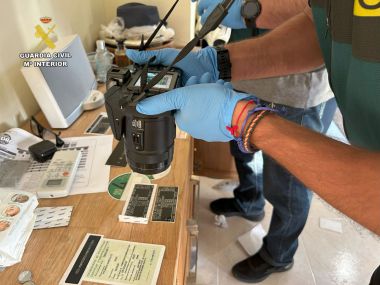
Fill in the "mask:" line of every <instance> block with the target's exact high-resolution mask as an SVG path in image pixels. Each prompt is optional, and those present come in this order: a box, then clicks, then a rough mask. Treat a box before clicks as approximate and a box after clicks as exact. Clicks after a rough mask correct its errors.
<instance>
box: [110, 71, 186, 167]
mask: <svg viewBox="0 0 380 285" xmlns="http://www.w3.org/2000/svg"><path fill="white" fill-rule="evenodd" d="M163 68H164V67H162V66H149V67H148V69H147V70H144V67H142V66H129V67H128V68H118V67H114V68H111V69H110V70H109V71H108V74H107V82H114V85H113V86H112V87H107V92H106V93H105V95H104V97H105V105H106V110H107V114H108V118H109V121H110V125H111V128H112V132H113V135H114V137H115V138H116V139H117V140H122V139H123V140H124V150H125V155H126V158H127V162H128V164H129V166H130V167H131V169H132V170H133V171H135V172H138V173H142V174H157V173H160V172H163V171H165V170H166V169H167V168H168V167H169V166H170V164H171V162H172V159H173V152H174V139H175V135H176V127H175V123H174V113H173V111H169V112H165V113H162V114H158V115H154V116H147V115H143V114H141V113H139V112H137V111H136V105H137V103H138V102H139V101H141V99H143V98H141V99H139V98H140V97H141V96H140V95H141V92H142V88H141V84H142V83H143V82H142V81H144V80H145V81H147V82H146V83H149V81H150V80H151V79H152V78H153V77H155V76H156V75H157V74H158V73H159V72H160V71H161V70H162V69H163ZM144 73H145V75H144ZM180 82H181V72H180V70H178V69H175V68H171V69H170V70H169V71H168V72H167V73H166V74H165V76H163V77H162V79H161V80H160V81H159V82H158V83H157V84H155V85H154V86H153V87H152V88H150V89H149V90H146V91H145V92H144V93H145V96H144V98H148V97H151V96H156V95H158V94H161V93H164V92H167V91H170V90H172V89H174V88H177V87H180ZM107 85H110V84H107Z"/></svg>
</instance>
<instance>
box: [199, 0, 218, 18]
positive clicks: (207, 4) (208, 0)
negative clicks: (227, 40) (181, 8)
mask: <svg viewBox="0 0 380 285" xmlns="http://www.w3.org/2000/svg"><path fill="white" fill-rule="evenodd" d="M218 3H219V1H215V0H200V1H199V2H198V14H199V16H201V17H202V19H203V14H204V13H205V12H207V11H208V15H209V14H210V12H211V11H212V10H213V8H214V7H215V6H216V5H217V4H218ZM210 10H211V11H210ZM206 18H207V17H206ZM203 23H204V21H203V22H202V24H203Z"/></svg>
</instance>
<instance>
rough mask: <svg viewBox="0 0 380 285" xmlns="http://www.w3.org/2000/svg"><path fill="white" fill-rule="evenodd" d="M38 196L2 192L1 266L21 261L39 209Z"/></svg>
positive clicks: (0, 204)
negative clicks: (36, 211)
mask: <svg viewBox="0 0 380 285" xmlns="http://www.w3.org/2000/svg"><path fill="white" fill-rule="evenodd" d="M37 205H38V202H37V197H36V195H34V194H32V193H29V192H24V191H15V190H4V189H2V190H1V192H0V266H1V267H7V266H11V265H13V264H15V263H17V262H20V261H21V258H22V255H23V253H24V249H25V245H26V243H27V241H28V239H29V237H30V234H31V233H32V230H33V226H34V222H35V215H34V213H33V212H34V209H35V208H36V207H37Z"/></svg>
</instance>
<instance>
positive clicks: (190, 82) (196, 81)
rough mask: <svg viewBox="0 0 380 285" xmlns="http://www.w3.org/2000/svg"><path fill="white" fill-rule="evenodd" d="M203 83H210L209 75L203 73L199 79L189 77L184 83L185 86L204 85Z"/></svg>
mask: <svg viewBox="0 0 380 285" xmlns="http://www.w3.org/2000/svg"><path fill="white" fill-rule="evenodd" d="M204 83H212V81H211V73H210V72H205V73H203V74H202V76H201V77H198V76H191V77H190V78H189V79H188V80H187V81H186V83H185V86H190V85H195V84H204Z"/></svg>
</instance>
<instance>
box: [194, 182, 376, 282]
mask: <svg viewBox="0 0 380 285" xmlns="http://www.w3.org/2000/svg"><path fill="white" fill-rule="evenodd" d="M220 181H221V180H216V179H210V178H204V177H201V193H200V203H199V221H198V223H199V229H200V234H199V257H198V276H197V283H196V284H197V285H227V284H228V285H235V284H236V285H239V284H246V283H241V282H239V281H237V280H236V279H234V277H233V276H232V274H231V268H232V266H233V265H234V264H235V263H237V262H239V261H241V260H243V259H245V258H246V257H247V256H248V255H247V254H246V252H245V251H244V249H243V248H242V247H241V246H240V244H239V243H238V242H237V238H238V237H239V236H240V235H241V234H244V233H246V232H248V231H249V230H250V229H252V228H253V227H254V226H255V223H253V222H250V221H247V220H244V219H242V218H238V217H231V218H228V219H227V223H228V228H220V227H217V226H216V225H215V224H214V221H215V219H214V215H213V214H212V213H211V211H210V210H209V203H210V202H211V201H213V200H214V199H218V198H221V197H232V189H224V191H220V190H215V189H213V188H212V187H213V186H214V185H215V184H217V183H218V182H220ZM271 209H272V207H271V205H270V204H269V203H267V204H266V206H265V212H266V216H265V218H264V220H263V221H262V222H261V223H262V225H263V227H264V229H265V230H268V227H269V223H270V218H271ZM320 217H324V218H339V219H342V220H341V221H342V224H343V234H339V233H335V232H330V231H327V230H323V229H320V228H319V218H320ZM378 256H380V239H379V237H378V236H376V235H374V234H371V233H369V232H368V231H367V230H365V229H363V228H361V227H360V226H358V225H357V224H355V223H353V222H352V221H351V220H349V219H348V218H345V217H344V216H343V215H342V214H340V213H338V212H337V211H336V210H335V209H333V208H332V207H331V206H329V205H327V204H326V203H325V202H323V201H322V200H321V199H320V198H318V197H315V198H314V199H313V202H312V207H311V212H310V216H309V219H308V222H307V225H306V227H305V230H304V232H303V233H302V235H301V238H300V240H299V248H298V250H297V253H296V256H295V264H294V267H293V268H292V269H291V270H289V271H287V272H283V273H278V274H272V275H271V276H270V277H268V278H267V279H266V280H265V281H263V282H262V283H260V284H263V285H346V284H347V285H359V284H360V285H363V284H368V281H369V278H370V276H371V274H372V272H373V270H374V268H376V267H377V266H378V265H379V264H380V259H379V258H378Z"/></svg>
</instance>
